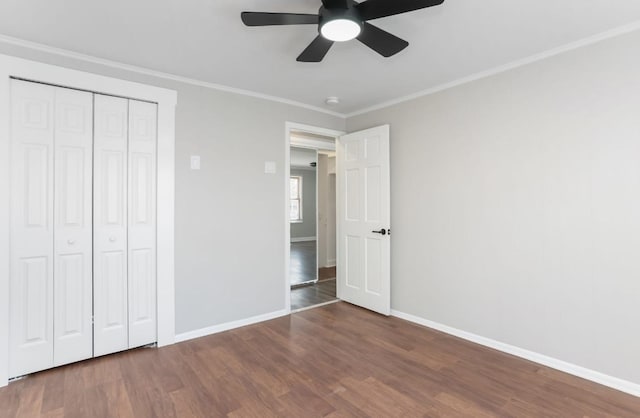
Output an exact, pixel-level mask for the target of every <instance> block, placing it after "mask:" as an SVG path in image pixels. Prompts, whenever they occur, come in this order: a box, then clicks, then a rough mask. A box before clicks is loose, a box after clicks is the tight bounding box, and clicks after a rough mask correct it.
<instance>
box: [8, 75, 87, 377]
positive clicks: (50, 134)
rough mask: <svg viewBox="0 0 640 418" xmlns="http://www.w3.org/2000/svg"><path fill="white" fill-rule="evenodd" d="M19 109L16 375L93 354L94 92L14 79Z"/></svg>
mask: <svg viewBox="0 0 640 418" xmlns="http://www.w3.org/2000/svg"><path fill="white" fill-rule="evenodd" d="M11 107H12V116H11V120H12V123H11V150H12V151H11V152H12V159H11V161H12V165H11V176H12V177H11V181H12V188H11V197H10V199H11V273H10V274H11V277H10V288H11V290H10V291H11V297H10V307H9V311H10V317H11V321H10V335H9V339H10V341H9V347H10V352H9V355H10V362H9V363H10V375H11V376H12V377H14V376H21V375H24V374H27V373H31V372H34V371H38V370H43V369H46V368H49V367H53V366H57V365H61V364H66V363H69V362H73V361H78V360H83V359H86V358H88V357H91V356H92V326H91V313H92V312H91V311H92V305H91V294H92V288H91V285H92V284H91V262H92V260H91V247H92V237H91V180H90V179H91V143H92V94H91V93H86V92H78V91H73V90H68V89H64V88H57V87H52V86H47V85H42V84H36V83H30V82H24V81H19V80H12V82H11ZM54 184H55V185H56V186H55V187H54ZM54 202H55V204H54Z"/></svg>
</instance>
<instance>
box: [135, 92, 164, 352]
mask: <svg viewBox="0 0 640 418" xmlns="http://www.w3.org/2000/svg"><path fill="white" fill-rule="evenodd" d="M156 114H157V106H156V105H155V104H153V103H146V102H140V101H135V100H130V101H129V208H128V219H129V231H128V232H129V254H128V262H129V266H128V273H129V274H128V277H129V347H130V348H133V347H139V346H142V345H146V344H150V343H154V342H156V340H157V337H156V126H157V122H156V117H157V116H156Z"/></svg>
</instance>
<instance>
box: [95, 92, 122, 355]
mask: <svg viewBox="0 0 640 418" xmlns="http://www.w3.org/2000/svg"><path fill="white" fill-rule="evenodd" d="M94 132H95V133H94V144H93V146H94V159H93V184H94V186H93V197H94V200H93V205H94V206H93V225H94V226H93V231H94V238H93V239H94V244H93V246H94V249H93V251H94V256H93V264H94V268H93V283H94V297H93V299H94V355H95V356H101V355H104V354H109V353H114V352H117V351H122V350H126V349H127V348H129V330H128V328H129V326H128V317H127V311H128V307H127V304H128V298H127V293H128V290H127V269H128V266H127V166H128V162H127V160H128V152H127V133H128V100H127V99H121V98H117V97H111V96H103V95H100V94H96V95H94Z"/></svg>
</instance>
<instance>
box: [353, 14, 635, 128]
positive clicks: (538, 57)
mask: <svg viewBox="0 0 640 418" xmlns="http://www.w3.org/2000/svg"><path fill="white" fill-rule="evenodd" d="M637 30H640V20H639V21H635V22H632V23H630V24H628V25H624V26H620V27H618V28H615V29H611V30H608V31H605V32H601V33H599V34H597V35H593V36H589V37H587V38H583V39H580V40H578V41H575V42H571V43H568V44H565V45H562V46H559V47H557V48H553V49H549V50H547V51H544V52H541V53H539V54H535V55H531V56H529V57H526V58H523V59H520V60H517V61H513V62H510V63H508V64H505V65H501V66H498V67H494V68H491V69H489V70H486V71H481V72H479V73H475V74H472V75H470V76H467V77H463V78H460V79H457V80H454V81H450V82H448V83H444V84H440V85H437V86H434V87H431V88H428V89H426V90H422V91H419V92H417V93H413V94H408V95H406V96H401V97H398V98H396V99H392V100H388V101H384V102H382V103H379V104H377V105H374V106H370V107H366V108H364V109H360V110H356V111H354V112H351V113H347V114H346V115H345V117H346V118H352V117H354V116H359V115H363V114H365V113H369V112H373V111H376V110H380V109H384V108H387V107H391V106H394V105H397V104H400V103H404V102H408V101H411V100H415V99H419V98H421V97H424V96H429V95H431V94H435V93H438V92H441V91H444V90H448V89H451V88H454V87H458V86H461V85H463V84H467V83H471V82H473V81H477V80H481V79H483V78H487V77H491V76H493V75H496V74H500V73H503V72H506V71H509V70H513V69H516V68H519V67H523V66H525V65H528V64H532V63H534V62H537V61H542V60H545V59H547V58H551V57H554V56H556V55H560V54H563V53H565V52H569V51H572V50H574V49H579V48H582V47H584V46H588V45H592V44H596V43H598V42H601V41H605V40H607V39H611V38H615V37H618V36H621V35H625V34H627V33H631V32H635V31H637Z"/></svg>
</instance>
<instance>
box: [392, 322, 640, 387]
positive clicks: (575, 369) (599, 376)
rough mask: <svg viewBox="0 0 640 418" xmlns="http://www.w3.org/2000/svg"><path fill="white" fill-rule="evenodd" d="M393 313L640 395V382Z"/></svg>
mask: <svg viewBox="0 0 640 418" xmlns="http://www.w3.org/2000/svg"><path fill="white" fill-rule="evenodd" d="M391 315H393V316H395V317H397V318H400V319H404V320H406V321H409V322H414V323H416V324H419V325H423V326H425V327H428V328H433V329H436V330H438V331H442V332H444V333H446V334H450V335H454V336H456V337H459V338H462V339H464V340H467V341H471V342H474V343H477V344H480V345H483V346H485V347H490V348H493V349H495V350H498V351H502V352H504V353H508V354H511V355H514V356H517V357H521V358H524V359H527V360H530V361H533V362H534V363H538V364H542V365H544V366H547V367H551V368H552V369H556V370H560V371H562V372H565V373H569V374H571V375H574V376H578V377H581V378H583V379H586V380H590V381H592V382H595V383H599V384H601V385H604V386H608V387H610V388H613V389H616V390H619V391H621V392H625V393H628V394H630V395H633V396H638V397H640V384H637V383H633V382H629V381H627V380H623V379H620V378H617V377H613V376H609V375H606V374H604V373H600V372H597V371H595V370H591V369H587V368H585V367H582V366H578V365H575V364H572V363H567V362H566V361H562V360H558V359H555V358H553V357H549V356H545V355H543V354H540V353H536V352H533V351H529V350H525V349H523V348H520V347H516V346H513V345H510V344H505V343H502V342H500V341H496V340H492V339H491V338H487V337H482V336H480V335H476V334H472V333H470V332H467V331H462V330H459V329H457V328H453V327H450V326H448V325H443V324H440V323H437V322H433V321H430V320H428V319H424V318H420V317H418V316H414V315H411V314H407V313H404V312H400V311H396V310H391Z"/></svg>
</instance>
